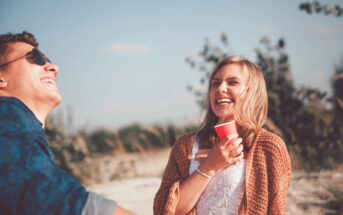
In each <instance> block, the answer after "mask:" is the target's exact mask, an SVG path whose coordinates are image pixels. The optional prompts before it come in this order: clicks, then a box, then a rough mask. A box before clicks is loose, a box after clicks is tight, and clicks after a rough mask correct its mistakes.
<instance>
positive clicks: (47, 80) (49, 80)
mask: <svg viewBox="0 0 343 215" xmlns="http://www.w3.org/2000/svg"><path fill="white" fill-rule="evenodd" d="M43 81H44V82H46V83H51V84H55V81H54V80H52V79H50V78H45V79H43Z"/></svg>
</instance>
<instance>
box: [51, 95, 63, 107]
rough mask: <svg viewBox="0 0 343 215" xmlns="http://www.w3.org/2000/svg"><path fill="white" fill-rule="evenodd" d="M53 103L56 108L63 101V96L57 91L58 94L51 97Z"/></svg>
mask: <svg viewBox="0 0 343 215" xmlns="http://www.w3.org/2000/svg"><path fill="white" fill-rule="evenodd" d="M51 101H52V103H53V104H54V107H53V108H55V107H56V106H57V105H59V104H60V103H61V102H62V96H61V95H60V94H59V93H57V94H56V95H54V96H53V98H51Z"/></svg>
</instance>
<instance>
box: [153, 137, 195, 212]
mask: <svg viewBox="0 0 343 215" xmlns="http://www.w3.org/2000/svg"><path fill="white" fill-rule="evenodd" d="M192 140H193V138H192V135H191V134H187V135H184V136H182V137H180V138H179V139H178V140H177V141H176V143H175V145H174V147H173V149H172V151H171V153H170V157H169V161H168V164H167V167H166V169H165V171H164V174H163V177H162V182H161V185H160V188H159V190H158V191H157V193H156V195H155V199H154V206H153V207H154V208H153V209H154V215H166V214H175V209H176V205H177V203H178V200H179V185H180V183H181V182H182V181H183V180H185V179H186V178H187V177H188V169H189V162H190V160H189V158H188V155H189V154H190V147H191V145H192Z"/></svg>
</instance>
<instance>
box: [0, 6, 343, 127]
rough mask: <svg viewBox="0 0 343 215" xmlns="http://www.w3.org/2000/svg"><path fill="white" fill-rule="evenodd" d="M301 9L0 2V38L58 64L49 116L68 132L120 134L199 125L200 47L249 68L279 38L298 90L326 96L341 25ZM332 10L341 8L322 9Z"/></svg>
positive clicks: (341, 46) (341, 45)
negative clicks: (56, 95)
mask: <svg viewBox="0 0 343 215" xmlns="http://www.w3.org/2000/svg"><path fill="white" fill-rule="evenodd" d="M300 2H301V1H296V0H292V1H277V0H259V1H234V0H213V1H200V0H197V1H196V0H190V1H161V0H159V1H153V0H147V1H115V0H113V1H109V0H108V1H102V0H98V1H90V0H83V1H81V0H74V1H63V0H61V1H49V0H35V1H20V2H19V1H10V0H0V33H7V32H15V33H17V32H21V31H22V30H26V31H29V32H31V33H33V34H34V35H35V37H36V39H37V40H38V41H39V43H40V49H41V50H42V51H43V52H44V53H46V54H47V55H48V56H49V58H50V59H51V60H52V61H53V62H54V63H55V64H57V65H58V66H59V68H60V73H59V75H58V80H57V84H58V87H59V90H60V93H61V94H62V96H63V101H62V103H61V105H60V106H59V107H58V108H57V109H56V110H55V111H54V112H53V114H56V113H57V112H58V111H64V112H65V109H66V106H71V107H72V109H73V113H74V125H73V126H74V128H80V127H84V126H87V127H89V128H97V127H112V128H119V127H122V126H125V125H129V124H132V123H134V122H138V123H142V124H152V123H166V122H174V123H177V124H178V123H181V124H182V123H185V122H189V121H194V122H199V121H200V117H201V116H200V111H199V108H198V106H197V105H196V104H195V98H194V96H193V95H192V93H190V92H188V91H187V89H186V87H187V85H197V84H198V82H199V78H200V76H201V73H199V72H197V71H196V70H193V69H191V68H190V67H189V66H188V65H187V64H186V63H185V58H186V57H188V56H190V57H193V58H196V59H199V58H198V57H197V55H198V52H199V51H200V49H201V48H202V47H203V45H204V41H205V39H209V40H210V41H211V42H212V43H215V44H218V43H219V37H220V34H221V33H222V32H225V33H227V35H228V37H229V43H230V50H231V51H232V53H234V54H238V55H243V56H245V57H247V58H249V59H251V60H255V51H254V50H255V48H257V47H261V46H260V43H259V41H260V39H261V38H262V37H263V36H265V35H267V36H268V37H269V38H270V39H271V41H272V43H276V41H277V40H278V39H279V38H280V37H283V38H285V40H286V44H287V52H288V53H289V55H290V62H291V68H292V73H293V76H294V79H295V81H296V83H297V84H298V85H307V86H313V87H319V88H321V89H323V90H326V91H329V89H330V85H329V83H330V82H329V81H330V77H331V75H332V73H333V71H334V65H335V64H339V63H340V62H341V59H342V58H343V18H342V17H341V18H337V17H332V16H325V15H322V14H312V15H307V14H306V13H305V12H303V11H300V10H299V9H298V8H299V4H300ZM323 2H325V3H326V2H331V3H338V4H340V5H341V6H343V4H342V2H341V1H323Z"/></svg>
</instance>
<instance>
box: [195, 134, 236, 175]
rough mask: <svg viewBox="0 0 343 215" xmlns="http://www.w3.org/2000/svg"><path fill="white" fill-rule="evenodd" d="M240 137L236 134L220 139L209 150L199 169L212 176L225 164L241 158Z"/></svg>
mask: <svg viewBox="0 0 343 215" xmlns="http://www.w3.org/2000/svg"><path fill="white" fill-rule="evenodd" d="M241 143H242V138H238V135H237V134H234V135H230V136H227V137H225V138H224V139H222V140H221V141H220V142H219V143H218V144H216V145H215V146H214V147H213V148H212V150H211V151H210V152H209V154H208V156H207V158H206V159H205V160H204V162H202V163H201V165H200V166H199V169H200V170H201V171H202V172H204V173H206V174H207V175H209V176H214V175H215V174H216V173H217V172H219V171H221V170H222V169H224V168H225V167H227V166H230V165H231V164H234V163H236V162H238V161H240V160H241V159H242V158H243V145H242V144H241Z"/></svg>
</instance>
